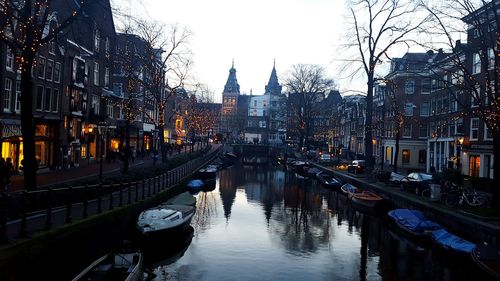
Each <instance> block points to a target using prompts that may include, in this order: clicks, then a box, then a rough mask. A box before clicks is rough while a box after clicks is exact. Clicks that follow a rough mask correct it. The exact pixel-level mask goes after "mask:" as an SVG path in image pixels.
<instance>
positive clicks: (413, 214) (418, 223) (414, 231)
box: [387, 209, 443, 240]
mask: <svg viewBox="0 0 500 281" xmlns="http://www.w3.org/2000/svg"><path fill="white" fill-rule="evenodd" d="M387 215H389V217H390V218H391V219H392V220H393V221H394V222H395V223H396V225H397V226H398V229H401V230H403V232H404V233H406V234H408V235H410V236H412V237H413V238H415V239H424V240H429V238H430V234H431V232H433V231H435V230H438V229H441V228H443V227H442V226H441V225H439V224H437V223H436V222H433V221H431V220H428V219H427V218H426V217H425V216H424V213H422V212H421V211H419V210H411V209H395V210H392V211H389V212H388V213H387Z"/></svg>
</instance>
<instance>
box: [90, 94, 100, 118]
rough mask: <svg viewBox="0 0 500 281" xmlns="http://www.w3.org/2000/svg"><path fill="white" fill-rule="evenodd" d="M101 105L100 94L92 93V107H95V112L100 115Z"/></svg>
mask: <svg viewBox="0 0 500 281" xmlns="http://www.w3.org/2000/svg"><path fill="white" fill-rule="evenodd" d="M99 107H100V101H99V96H96V95H92V109H94V114H95V115H99V111H100V110H99V109H100V108H99Z"/></svg>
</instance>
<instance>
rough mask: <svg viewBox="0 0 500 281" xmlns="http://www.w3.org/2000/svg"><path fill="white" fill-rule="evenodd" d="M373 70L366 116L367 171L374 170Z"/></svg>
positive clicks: (367, 98)
mask: <svg viewBox="0 0 500 281" xmlns="http://www.w3.org/2000/svg"><path fill="white" fill-rule="evenodd" d="M373 83H374V79H373V72H368V83H367V84H368V91H367V92H366V116H365V159H366V169H367V171H371V170H373V166H374V163H373V143H372V127H373V126H372V114H373Z"/></svg>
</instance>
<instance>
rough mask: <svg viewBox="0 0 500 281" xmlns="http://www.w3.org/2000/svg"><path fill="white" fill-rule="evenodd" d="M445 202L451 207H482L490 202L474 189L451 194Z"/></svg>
mask: <svg viewBox="0 0 500 281" xmlns="http://www.w3.org/2000/svg"><path fill="white" fill-rule="evenodd" d="M444 200H445V201H444V202H445V204H446V205H447V206H451V207H481V206H485V205H486V204H487V203H488V201H489V199H488V197H486V196H485V195H482V194H478V193H477V192H476V190H474V189H473V190H466V189H461V190H460V191H458V192H455V193H450V194H448V195H447V196H446V197H445V198H444Z"/></svg>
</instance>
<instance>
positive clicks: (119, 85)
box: [113, 83, 122, 97]
mask: <svg viewBox="0 0 500 281" xmlns="http://www.w3.org/2000/svg"><path fill="white" fill-rule="evenodd" d="M113 93H114V94H115V95H116V96H118V97H122V83H113Z"/></svg>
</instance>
